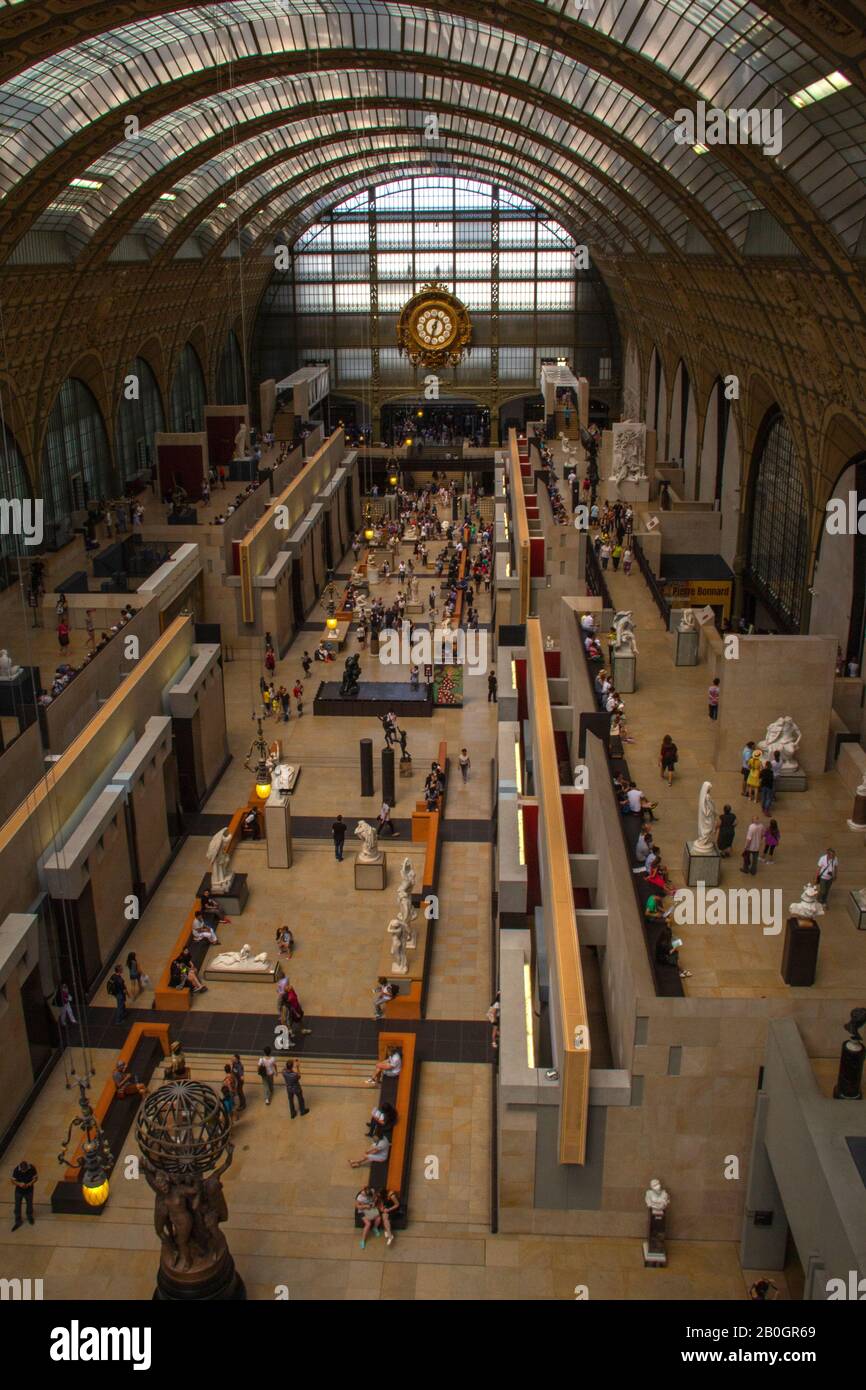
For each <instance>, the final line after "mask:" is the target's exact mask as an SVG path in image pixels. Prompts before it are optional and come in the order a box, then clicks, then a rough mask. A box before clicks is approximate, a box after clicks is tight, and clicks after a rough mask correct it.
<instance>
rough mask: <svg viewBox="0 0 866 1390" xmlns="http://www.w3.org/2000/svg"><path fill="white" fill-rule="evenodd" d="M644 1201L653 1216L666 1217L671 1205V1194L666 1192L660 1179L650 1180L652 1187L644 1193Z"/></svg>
mask: <svg viewBox="0 0 866 1390" xmlns="http://www.w3.org/2000/svg"><path fill="white" fill-rule="evenodd" d="M643 1199H644V1201H645V1202H646V1204H647V1206H648V1207H649V1209H650V1211H651V1212H652V1214H653V1216H664V1214H665V1212H666V1211H667V1209H668V1207H669V1206H670V1204H671V1199H670V1193H668V1192H665V1189H664V1188H663V1187H662V1185H661V1181H660V1179H659V1178H650V1185H649V1187H648V1188H647V1190H646V1192H645V1193H644V1195H643Z"/></svg>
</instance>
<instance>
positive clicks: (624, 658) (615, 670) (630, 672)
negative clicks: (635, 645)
mask: <svg viewBox="0 0 866 1390" xmlns="http://www.w3.org/2000/svg"><path fill="white" fill-rule="evenodd" d="M610 670H611V677H612V679H613V687H614V690H618V691H619V693H620V695H631V694H632V693H633V692H634V691H635V690H636V689H637V657H636V656H635V655H634V653H633V652H622V653H620V652H618V651H617V650H616V648H615V647H614V648H613V649H612V650H611V660H610Z"/></svg>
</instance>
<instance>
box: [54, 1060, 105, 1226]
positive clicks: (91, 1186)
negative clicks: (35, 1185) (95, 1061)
mask: <svg viewBox="0 0 866 1390" xmlns="http://www.w3.org/2000/svg"><path fill="white" fill-rule="evenodd" d="M89 1082H90V1077H89V1076H85V1077H84V1078H83V1079H81V1080H79V1082H78V1106H79V1109H80V1110H81V1114H80V1115H76V1116H75V1118H74V1119H73V1120H71V1121H70V1123H69V1129H68V1130H67V1131H66V1138H65V1139H64V1141H63V1147H62V1148H61V1150H60V1153H59V1154H58V1155H57V1161H58V1163H60V1164H62V1165H63V1167H64V1168H77V1169H78V1175H79V1180H80V1182H81V1193H82V1196H83V1197H84V1200H85V1202H86V1203H87V1205H88V1206H89V1207H102V1206H104V1205H105V1203H106V1202H107V1201H108V1190H109V1185H108V1171H107V1170H108V1169H110V1168H111V1166H112V1164H113V1163H114V1155H113V1153H112V1152H111V1149H110V1148H109V1145H108V1140H107V1139H106V1137H105V1135H104V1134H103V1132H102V1130H101V1129H100V1127H99V1121H98V1120H97V1118H96V1115H95V1114H94V1112H93V1108H92V1106H91V1104H90V1100H89V1098H88V1095H87V1086H88V1084H89ZM75 1130H81V1132H82V1134H83V1135H84V1142H83V1143H82V1145H81V1152H80V1154H77V1155H74V1156H73V1157H72V1158H69V1157H68V1151H69V1147H70V1144H71V1143H72V1135H73V1131H75Z"/></svg>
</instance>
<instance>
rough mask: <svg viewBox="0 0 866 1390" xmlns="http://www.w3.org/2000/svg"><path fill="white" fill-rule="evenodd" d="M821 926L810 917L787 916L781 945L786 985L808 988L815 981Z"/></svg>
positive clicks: (783, 974)
mask: <svg viewBox="0 0 866 1390" xmlns="http://www.w3.org/2000/svg"><path fill="white" fill-rule="evenodd" d="M820 943H821V928H820V927H819V926H818V923H817V922H816V921H815V919H814V918H812V917H789V918H788V920H787V922H786V923H785V944H784V946H783V947H782V979H783V980H784V981H785V984H786V985H794V986H797V987H799V988H808V986H810V985H813V984H814V983H815V974H816V972H817V969H818V947H819V945H820Z"/></svg>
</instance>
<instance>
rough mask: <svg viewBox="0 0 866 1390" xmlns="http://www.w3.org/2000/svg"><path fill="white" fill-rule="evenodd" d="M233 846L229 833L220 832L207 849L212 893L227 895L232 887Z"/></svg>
mask: <svg viewBox="0 0 866 1390" xmlns="http://www.w3.org/2000/svg"><path fill="white" fill-rule="evenodd" d="M231 845H232V837H231V834H230V833H229V831H228V830H218V831H217V833H216V834H215V835H214V837H213V839H212V840H211V842H210V844H209V845H208V847H207V862H208V863H209V864H210V889H211V892H212V893H225V892H226V891H227V890H228V889H229V888H230V887H231V881H232V871H231V867H230V865H229V855H230V854H231Z"/></svg>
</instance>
